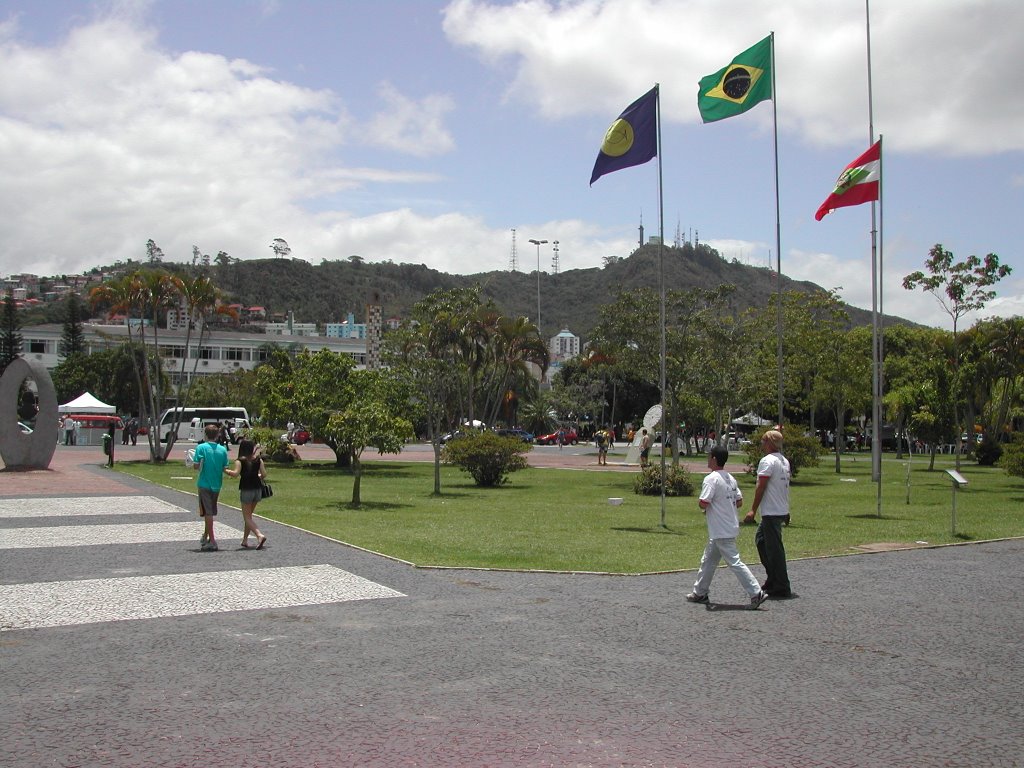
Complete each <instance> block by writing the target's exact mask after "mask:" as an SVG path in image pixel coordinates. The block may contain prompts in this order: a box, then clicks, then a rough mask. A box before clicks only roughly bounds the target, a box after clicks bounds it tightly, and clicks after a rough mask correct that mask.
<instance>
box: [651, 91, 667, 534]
mask: <svg viewBox="0 0 1024 768" xmlns="http://www.w3.org/2000/svg"><path fill="white" fill-rule="evenodd" d="M654 103H655V115H656V120H655V122H656V123H657V129H658V223H659V232H660V235H659V238H660V241H659V243H658V283H659V292H660V294H661V304H660V306H661V346H660V353H661V370H660V384H661V527H662V528H667V527H668V526H667V525H666V524H665V445H666V444H667V443H668V440H669V435H670V434H671V430H670V429H669V428H668V421H667V420H666V418H665V416H666V412H665V386H666V384H665V356H666V350H665V197H664V192H663V189H664V186H663V184H662V175H661V86H660V84H659V83H655V84H654Z"/></svg>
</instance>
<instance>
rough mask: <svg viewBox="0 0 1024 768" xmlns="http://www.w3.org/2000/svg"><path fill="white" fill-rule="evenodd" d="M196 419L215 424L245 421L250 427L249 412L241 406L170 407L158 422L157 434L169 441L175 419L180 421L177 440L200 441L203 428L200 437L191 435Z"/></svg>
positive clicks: (161, 439)
mask: <svg viewBox="0 0 1024 768" xmlns="http://www.w3.org/2000/svg"><path fill="white" fill-rule="evenodd" d="M196 419H199V420H200V421H201V422H202V423H203V424H214V423H216V422H218V421H219V422H221V423H227V422H229V421H234V422H236V423H238V422H241V421H244V422H245V425H246V427H247V428H248V426H249V412H248V411H247V410H245V408H241V407H226V408H225V407H207V408H178V409H177V411H175V410H173V409H170V408H168V409H167V410H166V411H164V412H163V413H162V414H161V416H160V420H159V422H157V424H158V427H157V429H158V432H157V434H159V436H160V442H161V443H166V442H167V436H168V434H170V431H171V427H172V426H173V425H174V422H175V421H177V422H178V431H177V435H176V436H175V438H174V439H175V440H182V439H192V440H195V442H199V440H201V439H202V428H200V430H199V436H198V438H192V437H191V436H190V435H191V425H192V424H193V423H194V422H195V420H196Z"/></svg>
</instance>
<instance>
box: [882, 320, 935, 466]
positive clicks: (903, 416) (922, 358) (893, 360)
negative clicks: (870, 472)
mask: <svg viewBox="0 0 1024 768" xmlns="http://www.w3.org/2000/svg"><path fill="white" fill-rule="evenodd" d="M948 335H949V333H948V331H941V330H938V329H934V328H913V327H911V326H907V325H891V326H889V327H887V328H886V329H885V332H884V342H885V343H884V344H883V350H884V352H885V361H884V362H885V364H884V366H883V370H884V373H885V386H884V388H883V392H884V394H883V398H882V404H883V406H884V407H885V413H886V418H887V419H888V420H889V421H890V422H892V423H893V424H894V426H895V428H896V446H897V447H896V458H898V459H902V458H903V449H904V446H905V444H907V442H908V439H907V438H908V435H907V426H908V423H909V419H910V417H911V415H913V414H914V412H915V411H917V409H918V407H919V406H920V405H922V404H923V403H924V402H925V400H926V396H927V389H926V383H925V382H926V381H927V380H928V379H929V378H931V370H932V366H933V365H935V362H936V359H941V360H942V364H943V365H945V353H944V351H943V349H944V347H943V343H942V340H943V338H944V337H946V336H948Z"/></svg>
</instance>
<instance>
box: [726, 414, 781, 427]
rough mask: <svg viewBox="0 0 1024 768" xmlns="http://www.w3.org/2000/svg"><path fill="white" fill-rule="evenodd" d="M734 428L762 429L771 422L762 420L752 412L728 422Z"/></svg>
mask: <svg viewBox="0 0 1024 768" xmlns="http://www.w3.org/2000/svg"><path fill="white" fill-rule="evenodd" d="M729 423H730V424H732V425H733V426H735V427H764V426H767V425H768V424H771V423H772V422H771V421H770V420H768V419H763V418H761V417H760V416H758V415H757V414H756V413H754V412H753V411H749V412H748V413H745V414H743V415H742V416H740V417H739V418H737V419H733V420H732V421H730V422H729Z"/></svg>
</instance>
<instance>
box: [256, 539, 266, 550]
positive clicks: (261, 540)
mask: <svg viewBox="0 0 1024 768" xmlns="http://www.w3.org/2000/svg"><path fill="white" fill-rule="evenodd" d="M266 543H267V537H266V536H260V543H259V544H257V545H256V549H263V545H264V544H266Z"/></svg>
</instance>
